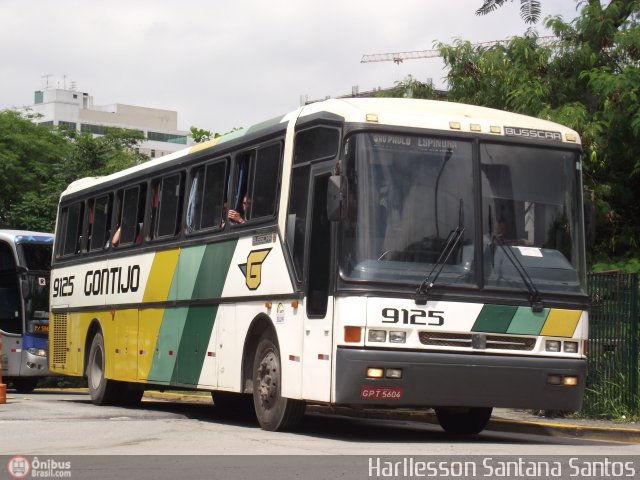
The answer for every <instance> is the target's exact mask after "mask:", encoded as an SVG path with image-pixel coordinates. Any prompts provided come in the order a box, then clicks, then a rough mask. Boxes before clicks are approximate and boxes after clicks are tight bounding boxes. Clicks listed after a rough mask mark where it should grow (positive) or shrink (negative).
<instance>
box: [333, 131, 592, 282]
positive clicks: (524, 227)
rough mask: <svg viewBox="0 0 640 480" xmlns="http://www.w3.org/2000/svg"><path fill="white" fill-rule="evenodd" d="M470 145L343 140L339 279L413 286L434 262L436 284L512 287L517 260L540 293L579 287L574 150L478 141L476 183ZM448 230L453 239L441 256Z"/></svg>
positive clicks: (517, 277) (389, 137) (439, 140)
mask: <svg viewBox="0 0 640 480" xmlns="http://www.w3.org/2000/svg"><path fill="white" fill-rule="evenodd" d="M474 148H476V147H475V146H474V144H473V143H472V141H471V140H466V139H451V138H445V137H438V136H427V135H425V136H419V135H401V134H395V133H389V134H385V133H360V134H355V135H353V136H352V137H350V138H349V139H348V140H347V143H346V147H345V154H346V155H345V170H344V171H345V174H346V176H347V178H348V181H349V191H348V192H349V193H348V195H349V198H348V206H349V210H348V214H347V219H346V220H345V222H344V223H343V228H342V233H341V235H342V242H341V243H342V246H341V250H340V251H341V273H342V275H343V276H344V277H346V278H349V279H353V280H366V281H382V282H403V283H409V284H411V285H413V286H415V285H418V284H420V283H421V282H422V281H424V280H425V278H426V277H427V276H428V274H429V272H430V271H431V270H432V269H433V268H434V266H437V267H438V269H439V268H440V267H441V268H442V271H441V272H440V275H439V277H438V284H439V285H443V284H447V285H450V284H456V285H474V286H476V285H477V284H478V283H479V282H482V283H483V284H484V285H485V286H487V287H498V288H501V287H505V288H516V289H522V288H523V279H522V275H521V274H520V273H519V271H518V270H519V268H520V267H519V265H521V266H522V269H524V271H525V272H526V274H527V275H528V276H529V277H530V278H531V281H532V282H533V284H534V285H535V286H536V287H537V288H538V289H539V290H540V291H544V290H551V291H581V289H582V279H581V277H582V272H580V273H578V272H579V266H580V265H581V264H582V263H581V262H582V261H583V258H582V255H584V250H583V248H584V247H583V246H582V239H581V235H582V224H581V221H582V219H581V214H580V213H581V208H580V207H581V205H580V204H579V198H580V196H579V194H580V188H581V187H580V181H579V175H580V171H579V168H576V166H579V163H578V162H579V159H578V156H577V153H574V152H570V151H555V150H549V149H541V148H534V147H530V146H514V145H504V144H503V145H501V144H482V143H481V144H480V155H479V157H480V168H479V170H480V175H479V176H480V181H479V183H480V185H478V184H477V180H476V181H474V152H473V151H474ZM475 158H477V156H476V157H475ZM479 196H481V198H482V207H481V208H482V217H481V218H482V219H483V221H482V224H481V225H476V223H477V222H475V218H476V215H477V214H478V212H477V210H476V209H475V206H476V205H477V203H478V202H477V200H476V199H477V198H478V197H479ZM456 231H459V232H462V235H461V237H460V239H459V240H458V241H457V242H456V243H455V245H454V246H453V247H454V248H452V250H451V252H445V253H447V254H448V256H447V255H444V256H443V255H442V253H443V251H444V250H446V248H445V245H446V243H447V238H448V237H449V236H450V235H452V234H453V233H454V232H456ZM510 237H512V238H510ZM480 242H482V243H480ZM450 247H451V245H450ZM478 248H479V249H481V250H482V258H483V259H484V260H483V262H482V268H481V272H478V271H477V270H478V267H477V265H476V263H477V262H475V261H474V260H475V259H476V250H477V249H478ZM507 249H508V251H507ZM511 253H513V255H511ZM513 257H515V259H514V258H513ZM439 261H440V263H441V265H437V263H438V262H439Z"/></svg>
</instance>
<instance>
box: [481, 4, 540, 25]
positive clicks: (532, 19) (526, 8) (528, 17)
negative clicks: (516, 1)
mask: <svg viewBox="0 0 640 480" xmlns="http://www.w3.org/2000/svg"><path fill="white" fill-rule="evenodd" d="M506 2H507V0H484V1H483V2H482V6H481V7H480V8H478V10H476V15H486V14H488V13H491V12H493V11H495V10H496V9H497V8H498V7H501V6H503V5H504V4H505V3H506ZM511 2H513V0H511ZM541 14H542V7H541V5H540V1H539V0H520V17H522V20H524V21H525V22H526V23H538V20H540V15H541Z"/></svg>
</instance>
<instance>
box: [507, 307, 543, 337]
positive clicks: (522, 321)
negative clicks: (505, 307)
mask: <svg viewBox="0 0 640 480" xmlns="http://www.w3.org/2000/svg"><path fill="white" fill-rule="evenodd" d="M548 315H549V309H548V308H544V309H542V311H541V312H534V311H533V310H531V307H518V311H517V312H516V314H515V316H514V317H513V320H512V321H511V325H509V328H508V329H507V333H512V334H515V335H539V334H540V331H541V330H542V326H543V325H544V322H545V321H546V320H547V316H548Z"/></svg>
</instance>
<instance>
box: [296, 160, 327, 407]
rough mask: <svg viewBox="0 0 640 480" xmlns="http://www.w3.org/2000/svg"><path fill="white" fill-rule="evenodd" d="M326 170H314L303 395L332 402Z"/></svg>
mask: <svg viewBox="0 0 640 480" xmlns="http://www.w3.org/2000/svg"><path fill="white" fill-rule="evenodd" d="M329 175H330V172H328V171H327V169H326V168H321V169H320V168H319V169H315V168H314V169H312V171H311V180H312V185H311V186H312V188H311V192H310V197H309V209H308V217H309V218H308V221H307V225H308V226H309V231H308V232H307V246H306V249H307V250H306V268H305V271H306V282H305V284H306V288H305V299H304V308H305V317H304V339H303V374H302V394H303V397H304V398H305V399H307V400H318V401H330V391H331V363H332V362H331V360H332V359H331V347H332V337H333V334H332V319H333V303H332V302H329V276H330V269H331V268H330V265H331V261H330V260H331V255H330V253H331V222H329V219H328V218H327V184H328V180H329Z"/></svg>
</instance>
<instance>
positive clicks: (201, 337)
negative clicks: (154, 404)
mask: <svg viewBox="0 0 640 480" xmlns="http://www.w3.org/2000/svg"><path fill="white" fill-rule="evenodd" d="M217 313H218V307H217V306H216V307H191V308H189V313H188V315H187V321H186V323H185V325H184V330H183V332H182V337H181V340H180V348H179V350H178V352H180V353H179V355H178V363H177V366H176V369H175V371H174V373H173V377H172V382H171V383H178V384H183V385H184V384H187V385H197V384H198V380H199V378H200V373H201V371H202V365H203V363H204V359H205V358H206V356H207V347H208V346H209V339H210V338H211V332H212V331H213V325H214V321H215V318H216V314H217ZM212 381H213V379H212Z"/></svg>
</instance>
